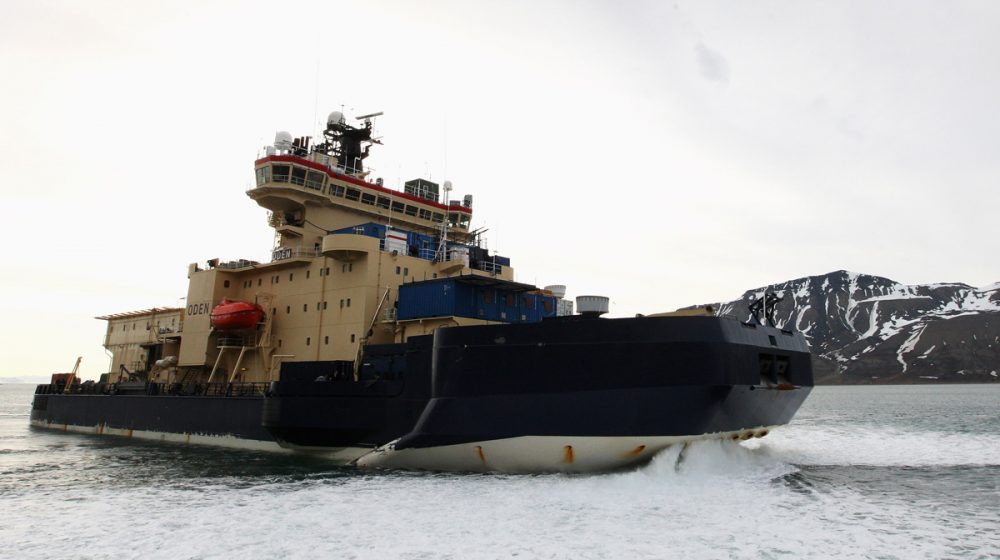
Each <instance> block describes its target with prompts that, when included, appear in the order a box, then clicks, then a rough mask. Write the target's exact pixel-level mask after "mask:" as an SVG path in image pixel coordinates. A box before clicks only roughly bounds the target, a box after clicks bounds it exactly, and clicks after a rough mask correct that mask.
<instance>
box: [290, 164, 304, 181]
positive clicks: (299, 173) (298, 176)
mask: <svg viewBox="0 0 1000 560" xmlns="http://www.w3.org/2000/svg"><path fill="white" fill-rule="evenodd" d="M292 183H294V184H296V185H304V184H306V170H305V169H302V168H301V167H293V168H292Z"/></svg>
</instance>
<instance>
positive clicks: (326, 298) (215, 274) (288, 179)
mask: <svg viewBox="0 0 1000 560" xmlns="http://www.w3.org/2000/svg"><path fill="white" fill-rule="evenodd" d="M255 176H256V185H255V187H254V188H252V189H250V190H249V191H247V193H246V194H247V195H248V196H249V197H250V198H251V199H252V200H254V201H256V202H257V203H258V204H259V205H260V206H261V207H263V208H265V209H267V210H268V211H269V215H268V223H269V225H270V226H271V227H272V228H274V230H275V243H274V247H273V251H272V259H271V261H270V262H267V263H258V262H254V261H249V260H235V261H228V262H220V261H218V260H216V259H212V260H210V261H205V262H199V263H194V264H191V265H189V266H188V280H189V283H188V292H187V294H186V305H185V307H184V308H182V309H153V310H148V311H140V312H134V313H124V314H118V315H109V316H106V317H99V318H100V319H105V320H107V321H108V335H107V338H106V340H105V347H106V348H107V349H108V350H109V351H110V353H111V354H112V360H111V371H110V379H111V380H112V381H118V380H120V379H124V378H125V377H124V376H126V375H130V374H131V375H135V374H136V373H137V372H144V373H145V374H147V375H148V376H149V377H151V378H153V377H155V378H157V379H158V380H160V381H165V382H173V381H188V382H189V381H208V380H209V379H211V380H212V381H224V380H230V381H266V380H271V379H274V378H276V375H277V371H278V368H279V366H280V363H281V362H283V361H320V360H355V359H356V358H357V356H358V355H359V347H360V346H361V345H362V344H381V343H391V342H402V341H404V340H406V338H407V337H409V336H413V335H419V334H427V333H429V332H432V331H433V330H434V329H436V328H440V327H442V326H449V325H459V324H462V325H464V324H481V323H484V322H486V321H482V320H477V319H471V318H464V317H436V318H433V319H424V320H417V321H397V320H396V314H395V311H396V301H397V297H398V291H399V286H400V285H401V284H403V283H405V282H413V281H419V280H430V279H434V278H442V277H449V276H456V275H481V276H486V277H492V278H498V279H502V280H513V270H512V269H511V268H510V267H509V266H501V265H497V264H496V262H495V261H494V262H492V263H490V262H482V261H470V259H469V256H468V247H474V246H475V245H476V243H477V239H476V236H475V233H474V232H470V230H469V224H470V220H471V215H472V209H471V197H466V199H465V200H464V201H449V200H447V195H448V189H449V187H450V186H449V185H447V184H446V186H445V189H446V190H445V193H444V194H445V197H446V198H445V200H444V201H442V202H437V201H436V200H432V199H430V198H429V197H425V196H420V195H418V194H414V193H410V194H407V193H404V192H398V191H394V190H390V189H387V188H385V187H383V186H382V185H381V180H376V182H374V183H372V182H369V181H367V180H366V179H365V177H367V173H358V172H350V170H347V169H345V168H344V167H342V166H340V165H339V162H338V161H337V158H335V157H331V156H330V155H329V154H326V153H319V152H311V153H303V152H302V151H298V152H297V151H295V150H284V151H282V150H275V149H274V148H271V147H269V148H268V154H267V155H266V156H265V157H263V158H260V159H258V160H257V161H256V164H255ZM425 183H427V182H425ZM435 198H436V195H435ZM364 224H380V225H382V226H388V227H389V229H388V230H386V231H387V233H386V235H385V236H384V237H382V238H379V237H373V236H371V235H370V234H368V235H366V234H364V232H363V231H362V230H361V227H362V226H363V225H364ZM355 226H358V228H359V229H358V230H357V231H356V232H355V231H350V230H349V231H347V232H345V231H343V230H344V229H345V228H348V229H350V228H354V227H355ZM334 232H335V233H334ZM391 232H397V234H398V232H414V233H419V234H423V235H424V236H425V241H424V246H420V247H414V246H412V245H411V246H405V247H403V246H401V245H400V244H399V243H398V242H394V241H393V240H391V239H386V238H387V237H389V235H390V233H391ZM430 236H434V239H435V240H437V241H436V243H438V244H439V246H427V245H428V243H427V242H426V237H430ZM442 236H443V237H444V238H445V240H446V242H445V243H440V240H441V238H442ZM223 298H227V299H229V300H239V301H246V302H252V303H257V304H259V305H260V306H261V307H262V308H263V309H264V310H265V313H266V319H265V320H264V321H263V322H262V324H260V325H259V326H258V328H257V329H256V330H255V331H253V332H242V333H222V332H218V331H217V330H215V329H213V327H212V323H211V312H212V309H213V308H214V307H215V306H216V305H218V304H219V302H220V301H221V300H222V299H223ZM122 366H124V368H123V367H122Z"/></svg>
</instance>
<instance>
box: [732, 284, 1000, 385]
mask: <svg viewBox="0 0 1000 560" xmlns="http://www.w3.org/2000/svg"><path fill="white" fill-rule="evenodd" d="M766 288H767V289H768V290H769V291H772V292H774V293H777V294H778V295H781V296H784V300H783V301H781V302H780V303H779V304H778V305H777V308H776V311H775V314H774V317H775V322H776V324H777V325H778V326H781V327H785V328H793V329H795V330H798V331H800V332H802V333H803V334H804V335H805V336H806V339H807V340H808V341H809V344H810V346H811V347H812V350H813V355H814V360H813V364H814V369H815V373H816V381H817V383H922V382H927V383H930V382H978V383H987V382H990V383H992V382H998V381H1000V379H998V375H1000V283H997V284H993V285H991V286H986V287H983V288H973V287H971V286H968V285H966V284H927V285H920V286H906V285H903V284H900V283H898V282H894V281H892V280H889V279H888V278H882V277H879V276H872V275H869V274H858V273H854V272H847V271H844V270H838V271H836V272H831V273H829V274H824V275H821V276H809V277H807V278H799V279H796V280H789V281H787V282H784V283H781V284H774V285H771V286H767V287H766ZM764 289H765V288H764V287H761V288H757V289H755V290H749V291H747V292H746V293H744V294H743V296H742V297H741V298H740V299H738V300H736V301H731V302H725V303H717V304H714V305H716V306H717V309H719V314H721V315H731V316H735V317H737V318H739V319H741V320H748V319H749V318H750V313H749V311H748V310H747V307H748V306H749V304H750V302H751V301H752V300H753V299H754V298H755V297H760V296H762V295H763V293H764Z"/></svg>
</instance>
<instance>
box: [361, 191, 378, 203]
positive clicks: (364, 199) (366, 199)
mask: <svg viewBox="0 0 1000 560" xmlns="http://www.w3.org/2000/svg"><path fill="white" fill-rule="evenodd" d="M361 203H362V204H369V205H371V206H375V195H373V194H370V193H361Z"/></svg>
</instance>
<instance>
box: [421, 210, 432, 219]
mask: <svg viewBox="0 0 1000 560" xmlns="http://www.w3.org/2000/svg"><path fill="white" fill-rule="evenodd" d="M420 217H421V218H423V219H425V220H429V219H431V211H430V210H425V209H423V208H421V209H420Z"/></svg>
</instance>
